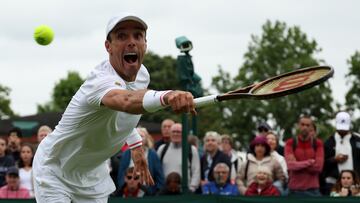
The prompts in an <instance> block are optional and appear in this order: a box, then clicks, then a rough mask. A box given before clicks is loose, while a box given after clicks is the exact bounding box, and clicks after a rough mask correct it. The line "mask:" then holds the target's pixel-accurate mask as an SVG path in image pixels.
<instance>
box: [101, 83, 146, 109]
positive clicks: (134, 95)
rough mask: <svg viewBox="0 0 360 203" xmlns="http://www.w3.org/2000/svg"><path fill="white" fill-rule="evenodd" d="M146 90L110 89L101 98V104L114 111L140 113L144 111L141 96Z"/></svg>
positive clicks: (142, 96)
mask: <svg viewBox="0 0 360 203" xmlns="http://www.w3.org/2000/svg"><path fill="white" fill-rule="evenodd" d="M146 91H148V90H146V89H144V90H136V91H128V90H111V91H110V92H108V93H107V94H106V95H105V96H104V98H103V99H102V104H103V105H104V106H106V107H108V108H110V109H113V110H116V111H122V112H126V113H131V114H142V113H144V112H145V110H144V108H143V98H144V94H145V93H146Z"/></svg>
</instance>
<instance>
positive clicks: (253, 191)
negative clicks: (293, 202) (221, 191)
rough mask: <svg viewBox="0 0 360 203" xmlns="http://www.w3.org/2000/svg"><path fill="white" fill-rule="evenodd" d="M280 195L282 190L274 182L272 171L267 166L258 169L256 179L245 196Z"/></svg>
mask: <svg viewBox="0 0 360 203" xmlns="http://www.w3.org/2000/svg"><path fill="white" fill-rule="evenodd" d="M256 195H259V196H280V191H279V190H278V189H277V188H276V187H275V186H274V185H273V183H272V173H271V171H270V169H269V168H268V167H266V166H260V167H259V168H258V169H257V172H256V176H255V181H253V182H252V183H251V184H250V186H249V187H248V189H247V190H246V192H245V196H256Z"/></svg>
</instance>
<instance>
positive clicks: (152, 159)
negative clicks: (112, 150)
mask: <svg viewBox="0 0 360 203" xmlns="http://www.w3.org/2000/svg"><path fill="white" fill-rule="evenodd" d="M136 130H137V131H138V133H139V135H140V136H141V137H142V142H143V143H142V147H143V149H144V154H145V158H146V160H147V164H148V168H149V171H150V174H151V176H152V177H153V178H154V181H155V185H153V186H146V187H147V191H148V194H149V195H154V194H156V192H157V191H159V190H161V188H162V187H163V186H164V179H165V178H164V172H163V169H162V166H161V162H160V160H159V157H158V156H157V154H156V152H155V150H153V149H151V148H150V147H152V146H153V144H152V142H151V140H150V139H152V138H151V135H150V134H149V133H148V131H147V130H146V128H141V127H138V128H136ZM132 166H134V163H133V161H132V160H131V150H130V149H128V150H126V151H125V152H124V153H123V154H122V157H121V160H120V164H119V171H118V177H117V178H118V179H117V181H118V187H119V188H122V187H123V185H124V183H125V182H124V177H125V174H126V170H127V169H128V168H129V167H132Z"/></svg>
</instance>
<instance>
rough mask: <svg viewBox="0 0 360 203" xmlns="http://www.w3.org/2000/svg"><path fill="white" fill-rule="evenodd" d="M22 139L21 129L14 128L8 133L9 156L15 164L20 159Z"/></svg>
mask: <svg viewBox="0 0 360 203" xmlns="http://www.w3.org/2000/svg"><path fill="white" fill-rule="evenodd" d="M21 137H22V132H21V130H20V128H13V129H11V130H10V131H9V133H8V146H7V154H8V155H11V156H12V157H13V158H14V161H15V162H16V161H18V160H19V158H20V148H21Z"/></svg>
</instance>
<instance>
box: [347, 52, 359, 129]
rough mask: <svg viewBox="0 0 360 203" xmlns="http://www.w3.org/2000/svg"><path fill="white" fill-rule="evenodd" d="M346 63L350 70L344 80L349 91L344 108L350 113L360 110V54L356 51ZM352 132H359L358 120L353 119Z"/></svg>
mask: <svg viewBox="0 0 360 203" xmlns="http://www.w3.org/2000/svg"><path fill="white" fill-rule="evenodd" d="M347 63H348V64H349V66H350V68H349V72H348V74H347V75H346V78H347V83H348V84H350V89H349V90H348V92H347V93H346V96H345V99H346V106H347V108H348V109H349V110H350V111H351V112H356V111H358V110H359V109H360V52H359V51H356V52H355V54H354V55H352V56H351V57H350V59H349V60H348V61H347ZM353 130H354V131H356V132H360V118H355V119H354V122H353Z"/></svg>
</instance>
